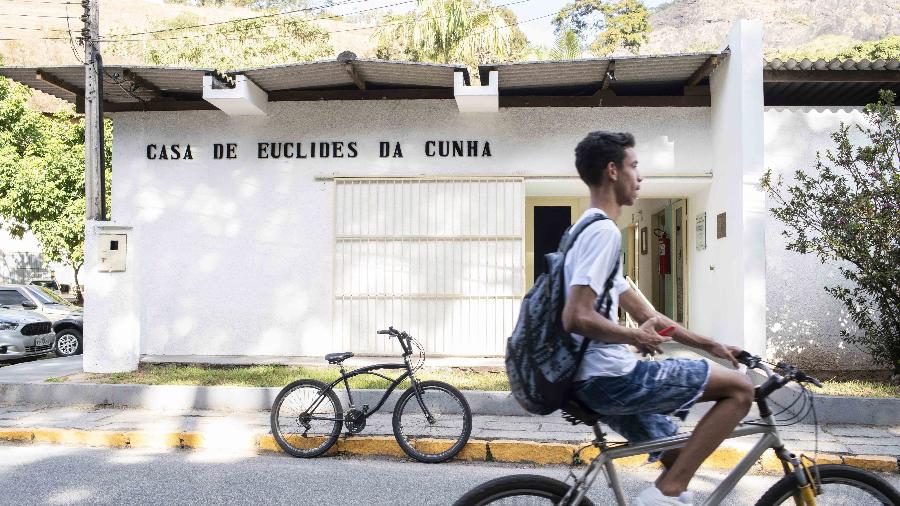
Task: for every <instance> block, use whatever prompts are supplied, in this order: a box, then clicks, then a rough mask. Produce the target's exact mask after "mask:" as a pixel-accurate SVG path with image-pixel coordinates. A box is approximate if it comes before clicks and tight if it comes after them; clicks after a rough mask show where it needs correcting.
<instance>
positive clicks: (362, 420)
mask: <svg viewBox="0 0 900 506" xmlns="http://www.w3.org/2000/svg"><path fill="white" fill-rule="evenodd" d="M344 425H345V426H346V427H347V430H348V431H350V434H359V433H360V432H362V430H363V429H365V428H366V414H365V413H363V412H362V411H360V410H358V409H351V410H349V411H347V414H345V415H344Z"/></svg>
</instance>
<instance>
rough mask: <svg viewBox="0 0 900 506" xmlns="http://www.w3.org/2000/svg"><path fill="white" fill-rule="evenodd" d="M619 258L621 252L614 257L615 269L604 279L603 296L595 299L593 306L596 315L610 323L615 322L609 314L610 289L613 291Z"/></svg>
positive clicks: (610, 308)
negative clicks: (600, 315) (601, 316)
mask: <svg viewBox="0 0 900 506" xmlns="http://www.w3.org/2000/svg"><path fill="white" fill-rule="evenodd" d="M620 256H622V255H621V251H620V252H619V254H618V255H617V256H616V265H615V267H613V270H612V272H611V273H610V274H609V277H608V278H606V283H605V284H604V285H603V294H602V295H600V297H597V303H596V304H595V306H594V308H595V309H596V310H597V312H598V313H600V314H602V315H603V316H606V318H607V319H609V320H610V321H615V320H613V317H612V314H611V313H610V311H611V310H612V289H613V285H615V282H616V274H618V273H619V257H620Z"/></svg>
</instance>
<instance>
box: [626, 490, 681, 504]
mask: <svg viewBox="0 0 900 506" xmlns="http://www.w3.org/2000/svg"><path fill="white" fill-rule="evenodd" d="M685 499H688V500H687V501H686V500H685ZM692 504H693V494H691V493H689V492H682V494H681V495H680V496H678V497H670V496H667V495H663V493H662V492H660V491H659V489H658V488H656V487H649V488H645V489H644V490H642V491H641V493H640V494H638V496H637V498H636V499H635V500H634V506H691V505H692Z"/></svg>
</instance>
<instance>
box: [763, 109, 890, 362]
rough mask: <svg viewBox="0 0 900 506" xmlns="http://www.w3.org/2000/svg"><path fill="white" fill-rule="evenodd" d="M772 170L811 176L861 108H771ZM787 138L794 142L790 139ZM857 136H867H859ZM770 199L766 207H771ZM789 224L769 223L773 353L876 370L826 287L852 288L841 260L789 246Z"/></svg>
mask: <svg viewBox="0 0 900 506" xmlns="http://www.w3.org/2000/svg"><path fill="white" fill-rule="evenodd" d="M765 118H766V119H765V137H766V167H767V168H771V169H772V170H773V172H774V173H775V175H781V176H783V177H784V183H785V185H788V184H792V183H793V182H794V177H793V174H794V171H796V170H797V169H802V170H804V171H806V172H807V173H812V172H813V171H814V169H815V160H816V153H817V152H821V153H822V155H823V157H824V154H825V151H826V150H829V149H831V150H833V149H834V142H833V140H832V139H831V137H830V135H831V133H832V132H834V131H835V130H837V129H838V128H839V126H840V123H841V122H845V123H848V124H854V123H859V122H861V121H862V120H863V116H862V115H861V114H860V112H859V111H858V110H854V109H822V108H781V109H774V108H773V109H769V110H767V111H766V113H765ZM787 139H791V141H790V142H788V141H787ZM853 140H854V141H857V142H858V141H861V140H862V138H861V137H860V136H858V135H856V136H854V138H853ZM771 204H772V203H771V202H770V201H769V200H768V199H767V202H766V209H767V211H768V210H769V209H770V208H771ZM782 230H784V227H783V226H782V224H781V222H779V221H778V220H776V219H774V218H772V217H771V214H769V216H768V219H767V221H766V301H767V308H766V309H767V310H766V329H767V355H768V356H769V358H772V359H774V358H778V359H782V360H785V361H788V362H791V363H796V364H798V365H799V366H801V367H805V368H810V369H833V370H852V369H856V370H859V369H873V368H875V367H874V365H873V364H872V360H871V358H870V357H869V355H868V354H867V353H866V352H864V351H862V350H860V349H858V348H857V347H856V346H854V345H852V344H849V343H847V342H846V341H844V340H843V339H842V338H841V336H840V333H841V330H847V331H848V332H851V333H853V332H857V329H856V326H855V325H854V324H853V322H852V320H850V318H849V316H848V314H847V311H846V309H845V308H844V306H843V304H841V303H840V302H838V301H837V300H836V299H835V298H834V297H832V296H831V295H829V294H828V293H827V292H826V291H825V289H824V287H826V286H846V285H847V281H846V280H845V279H844V277H843V275H841V273H840V271H838V266H839V264H838V263H837V262H828V263H826V264H822V263H820V262H819V260H818V259H817V258H816V257H815V256H814V255H811V254H806V255H801V254H799V253H796V252H793V251H787V249H786V248H785V244H786V241H785V238H784V236H782V235H781V232H782Z"/></svg>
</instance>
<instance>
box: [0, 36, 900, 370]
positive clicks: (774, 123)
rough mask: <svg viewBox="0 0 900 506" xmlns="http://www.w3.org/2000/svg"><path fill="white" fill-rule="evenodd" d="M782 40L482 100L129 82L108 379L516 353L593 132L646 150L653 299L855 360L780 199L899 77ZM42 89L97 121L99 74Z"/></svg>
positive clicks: (444, 70) (395, 88)
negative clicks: (125, 374) (214, 362)
mask: <svg viewBox="0 0 900 506" xmlns="http://www.w3.org/2000/svg"><path fill="white" fill-rule="evenodd" d="M761 45H762V32H761V24H760V23H758V22H746V21H742V22H739V23H738V24H736V25H735V27H734V29H733V30H732V33H731V34H730V36H729V39H728V40H727V41H726V43H725V44H724V46H723V49H722V51H718V52H714V53H703V54H690V55H670V56H660V57H633V58H623V59H615V60H612V59H603V60H576V61H569V62H541V63H525V64H509V65H497V66H486V67H483V68H481V69H480V70H481V72H480V74H481V75H482V86H470V85H469V84H468V83H467V81H468V79H469V76H468V73H467V72H466V70H465V69H464V68H463V67H459V66H445V65H425V64H408V63H396V62H377V61H363V60H353V59H348V58H345V59H341V60H338V61H335V62H319V63H312V64H305V65H295V66H286V67H272V68H266V69H251V70H245V71H236V72H234V73H230V74H229V76H225V77H224V78H222V77H221V76H215V75H214V74H213V73H212V72H211V71H209V70H204V69H199V70H185V69H147V68H143V69H141V68H134V69H120V71H119V72H116V73H114V74H113V75H115V76H121V78H122V79H130V82H131V83H133V84H137V86H135V87H133V90H135V91H133V92H132V93H131V94H130V95H131V96H129V95H128V94H124V93H122V91H121V90H118V89H117V88H116V87H113V86H107V87H106V90H107V93H108V94H109V96H107V97H105V101H106V104H107V106H106V109H107V111H108V113H109V114H110V115H111V117H112V118H113V121H114V124H115V129H116V131H115V138H114V148H113V189H112V195H113V202H112V212H113V214H112V221H111V222H89V223H88V242H87V244H86V250H85V251H86V257H87V258H86V266H85V271H86V276H87V281H86V282H85V285H86V306H85V313H86V316H85V340H86V343H87V344H86V345H85V362H84V363H85V370H86V371H89V370H90V371H113V370H127V369H132V368H134V367H136V365H137V363H138V361H139V360H140V358H141V357H142V356H154V357H158V356H184V355H250V356H272V355H275V356H315V355H322V354H324V353H327V352H332V351H354V352H355V353H357V354H366V355H392V354H396V353H397V348H396V345H395V343H392V342H390V341H388V340H386V339H384V338H383V337H382V336H378V335H376V334H375V331H376V330H378V329H381V328H386V327H387V326H388V325H393V326H395V327H398V328H403V329H406V330H409V331H410V332H411V333H412V334H413V335H415V336H416V337H417V338H418V339H419V340H420V341H422V342H423V344H424V345H425V347H426V349H427V350H428V352H429V353H433V354H438V355H446V356H499V355H502V354H503V353H504V349H505V342H506V337H507V336H508V335H509V334H510V331H511V328H512V325H513V324H514V322H515V319H516V316H517V311H518V305H519V301H520V299H521V297H522V295H523V294H524V292H525V291H526V290H527V288H528V287H529V286H530V285H531V283H532V282H533V280H534V278H535V276H536V275H538V274H539V273H540V270H541V268H542V262H541V258H542V255H543V254H544V253H546V252H548V251H550V250H552V249H554V248H555V243H556V241H557V240H558V238H559V234H560V233H561V231H562V230H564V228H565V227H566V226H568V224H570V223H571V222H572V221H574V220H575V219H577V217H578V216H579V215H580V214H581V212H583V210H584V209H585V208H586V206H587V199H586V197H587V190H586V188H585V187H584V185H583V184H582V183H581V181H580V180H579V179H578V178H577V174H576V172H575V168H574V147H575V145H576V144H577V142H578V141H579V140H580V139H581V138H583V137H584V135H585V134H586V133H587V132H590V131H593V130H619V131H630V132H632V133H634V134H635V137H636V138H637V142H638V145H637V152H638V157H639V160H640V170H641V173H642V175H643V176H644V178H645V180H644V182H643V183H642V189H641V194H640V197H641V198H640V200H639V202H637V203H636V205H635V206H633V207H631V208H626V209H625V210H624V212H623V214H622V216H621V217H620V219H619V220H618V222H617V224H618V225H619V227H620V229H622V232H623V238H624V239H623V267H624V271H625V272H626V274H628V275H629V277H630V278H631V279H632V280H633V282H634V283H635V286H636V287H637V288H638V289H640V291H641V293H642V294H643V295H644V296H645V297H646V298H647V299H648V301H650V302H651V303H653V304H654V306H656V307H657V308H658V309H660V310H662V311H665V312H666V313H667V314H669V315H670V316H672V317H673V318H675V319H676V320H678V321H680V322H683V323H684V324H686V325H687V326H689V327H690V328H692V329H695V330H697V331H698V332H701V333H703V334H706V335H710V336H712V337H714V338H717V339H720V340H722V341H724V342H726V343H729V344H734V345H738V346H742V347H744V348H746V349H748V350H751V351H753V352H756V353H767V352H768V353H769V354H778V355H779V356H785V357H788V356H789V357H792V358H794V359H796V358H797V357H801V358H809V359H811V360H815V361H818V362H820V363H823V364H827V363H829V360H830V361H832V362H834V357H835V356H837V354H840V353H845V352H844V350H842V345H841V343H840V339H839V337H838V333H839V328H838V327H836V325H835V322H836V321H844V320H846V318H841V308H840V306H839V305H838V304H837V303H836V302H835V301H833V300H830V299H829V296H828V295H827V294H826V293H825V292H824V291H823V290H822V286H824V284H825V283H828V282H830V280H831V279H833V278H835V272H836V271H835V270H834V269H832V268H831V267H829V266H821V265H819V264H818V262H816V261H814V260H813V259H812V258H804V257H801V256H799V255H795V254H791V253H789V252H786V251H785V250H784V248H783V240H782V239H781V237H780V234H779V232H780V227H779V224H778V223H777V222H775V221H774V220H773V219H772V218H771V217H770V216H769V214H768V212H767V207H766V200H765V196H764V194H763V193H762V192H761V190H760V189H759V184H758V182H759V179H760V176H761V175H762V173H763V171H764V170H765V169H766V168H772V169H773V170H775V171H776V173H785V174H788V175H789V174H790V173H791V172H792V171H793V170H795V169H797V168H801V169H811V168H812V166H813V165H812V161H813V160H814V157H815V153H816V151H819V150H823V149H826V148H828V147H829V134H830V133H831V132H832V131H833V130H834V129H835V128H836V127H837V125H838V124H839V123H840V122H841V121H844V122H848V121H849V122H859V121H861V120H862V114H861V110H862V107H861V106H862V105H863V104H864V103H865V102H866V101H867V100H868V99H869V97H871V96H872V93H874V92H875V91H877V89H878V88H879V87H893V88H894V89H896V88H897V86H898V79H897V75H898V74H900V71H898V70H897V65H896V63H897V62H887V63H885V62H881V63H879V64H877V65H876V67H877V68H875V67H872V68H865V69H863V68H852V69H844V68H842V69H840V70H837V69H831V68H811V67H809V66H808V65H806V64H803V66H800V67H796V68H793V67H792V68H787V67H786V66H785V65H783V64H782V63H781V62H769V63H764V61H763V57H762V46H761ZM820 66H821V65H820ZM34 70H35V69H18V70H17V69H0V73H2V74H3V75H7V76H9V77H12V78H14V79H17V80H19V81H21V82H24V83H26V84H28V85H29V86H32V87H35V88H37V89H41V90H43V91H48V92H51V93H54V94H56V95H57V96H60V97H62V98H67V99H71V100H72V101H73V102H76V103H77V102H78V93H77V92H78V90H77V89H67V88H72V87H73V86H76V85H77V83H78V79H79V75H80V76H81V79H82V81H81V82H83V70H80V72H81V74H79V69H76V68H59V69H55V73H56V75H57V76H59V79H58V80H56V81H55V82H54V83H50V84H48V83H47V81H46V80H45V81H40V80H37V81H36V80H34V79H31V78H30V77H29V75H28V72H29V71H30V72H31V76H33V75H34ZM43 70H44V75H47V74H49V73H51V72H50V71H52V70H54V69H43ZM108 70H109V69H108ZM811 72H812V74H811ZM816 72H818V74H816ZM837 72H844V73H845V74H843V79H844V80H843V81H841V80H834V75H835V74H836V73H837ZM866 72H873V73H871V74H866ZM826 75H827V77H824V76H826ZM866 75H868V76H869V77H872V76H877V78H878V79H880V81H879V80H878V79H871V78H869V79H868V80H865V78H866ZM204 81H205V82H204ZM860 82H862V83H864V84H865V86H868V87H867V88H865V89H864V90H863V89H861V88H860V86H859V83H860ZM822 83H825V84H822ZM848 83H849V84H848ZM804 86H806V88H804ZM822 86H825V88H823V89H819V88H818V87H822ZM841 86H844V87H847V86H849V87H854V86H855V88H854V89H855V90H856V92H855V93H856V95H851V94H850V92H849V91H847V90H845V91H844V92H843V93H842V92H841V88H840V87H841ZM120 88H121V87H120ZM123 89H124V88H123ZM792 90H793V91H792ZM175 91H177V92H178V93H175ZM191 93H193V95H191ZM174 96H177V97H178V98H177V99H174V98H173V97H174ZM828 96H831V97H833V98H827V97H828ZM185 97H188V98H185ZM191 97H193V98H191ZM834 97H836V99H837V100H835V98H834ZM837 106H840V107H837ZM113 246H114V247H113ZM854 357H855V358H854V360H855V362H853V363H854V364H856V365H858V366H859V367H865V366H866V365H867V361H866V360H865V357H864V356H862V355H858V356H854Z"/></svg>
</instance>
